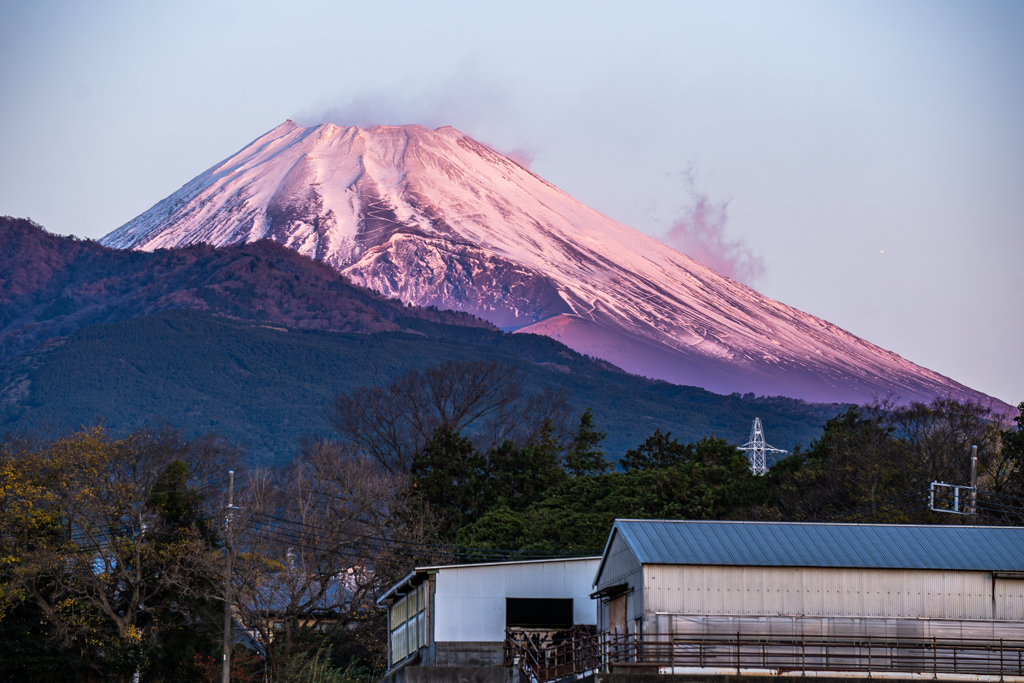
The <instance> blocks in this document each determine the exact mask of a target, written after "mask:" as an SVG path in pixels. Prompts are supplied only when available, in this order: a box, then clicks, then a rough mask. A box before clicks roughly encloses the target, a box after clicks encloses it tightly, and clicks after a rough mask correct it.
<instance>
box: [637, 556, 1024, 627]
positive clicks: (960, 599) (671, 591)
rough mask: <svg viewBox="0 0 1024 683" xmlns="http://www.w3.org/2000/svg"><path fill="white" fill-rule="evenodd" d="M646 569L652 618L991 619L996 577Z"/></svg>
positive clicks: (932, 573)
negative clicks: (677, 615)
mask: <svg viewBox="0 0 1024 683" xmlns="http://www.w3.org/2000/svg"><path fill="white" fill-rule="evenodd" d="M645 569H646V575H647V578H648V581H647V589H646V594H647V595H646V600H645V605H646V612H647V615H648V617H650V616H652V615H653V614H654V613H656V612H674V613H682V614H708V615H712V614H723V615H724V614H735V615H757V614H763V615H768V614H790V615H795V614H802V615H808V616H811V615H813V616H872V617H915V618H917V617H930V618H936V619H991V618H992V593H991V590H992V583H991V582H992V578H991V576H992V575H991V574H989V573H987V572H954V571H945V572H944V571H925V570H913V571H912V570H886V569H808V568H789V567H782V568H779V567H702V566H687V565H682V566H680V565H647V566H646V567H645ZM1018 583H1021V584H1024V581H1020V582H1018ZM1021 601H1022V603H1024V598H1022V599H1021ZM1001 618H1015V617H1001Z"/></svg>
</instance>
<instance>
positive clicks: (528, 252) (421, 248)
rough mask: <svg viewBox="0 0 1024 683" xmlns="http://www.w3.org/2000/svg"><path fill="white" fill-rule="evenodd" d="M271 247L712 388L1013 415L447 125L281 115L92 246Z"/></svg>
mask: <svg viewBox="0 0 1024 683" xmlns="http://www.w3.org/2000/svg"><path fill="white" fill-rule="evenodd" d="M262 239H272V240H274V241H277V242H280V243H281V244H284V245H285V246H287V247H289V248H292V249H294V250H296V251H298V252H299V253H301V254H305V255H308V256H311V257H314V258H316V259H318V260H321V261H324V262H325V263H328V264H330V265H331V266H333V267H334V268H336V269H337V270H338V271H340V272H341V273H343V274H344V275H346V276H347V277H348V278H350V279H351V280H352V282H354V283H357V284H361V285H364V286H366V287H369V288H371V289H374V290H376V291H379V292H381V293H382V294H384V295H386V296H393V297H398V298H400V299H401V300H402V301H403V302H406V303H413V304H416V305H420V306H427V305H433V306H436V307H438V308H442V309H450V310H456V311H465V312H469V313H472V314H474V315H477V316H480V317H481V318H484V319H485V320H488V321H490V322H491V323H493V324H495V325H497V326H499V327H502V328H503V329H507V330H508V329H515V330H519V331H527V332H537V333H540V334H544V335H548V336H551V337H553V338H555V339H557V340H559V341H561V342H563V343H565V344H566V345H567V346H569V347H571V348H573V349H575V350H577V351H579V352H581V353H586V354H589V355H592V356H597V357H600V358H603V359H606V360H608V361H610V362H612V363H614V364H615V365H617V366H619V367H621V368H623V369H625V370H627V371H629V372H632V373H636V374H640V375H645V376H648V377H653V378H659V379H664V380H667V381H670V382H673V383H677V384H684V385H695V386H700V387H704V388H706V389H709V390H711V391H715V392H719V393H731V392H741V393H746V392H755V393H757V394H763V395H784V396H792V397H797V398H801V399H805V400H811V401H825V402H832V401H840V402H865V401H869V400H870V399H871V397H872V396H873V395H876V394H880V395H883V396H885V395H889V394H894V395H896V396H898V397H899V398H900V399H902V400H912V399H923V400H928V399H931V398H933V397H935V396H949V397H954V398H957V399H961V400H962V399H973V400H978V401H981V402H984V403H991V404H993V405H994V406H995V407H996V408H997V409H1001V410H1005V409H1008V408H1009V407H1008V406H1006V405H1005V404H1002V403H1001V402H999V401H998V400H995V399H992V398H990V397H988V396H986V395H984V394H982V393H980V392H977V391H974V390H972V389H970V388H968V387H966V386H964V385H962V384H959V383H958V382H955V381H953V380H951V379H949V378H947V377H944V376H942V375H939V374H938V373H935V372H932V371H931V370H928V369H926V368H922V367H920V366H918V365H915V364H914V363H912V362H910V361H908V360H906V359H904V358H901V357H900V356H898V355H897V354H895V353H892V352H890V351H886V350H885V349H882V348H879V347H877V346H875V345H874V344H871V343H870V342H867V341H865V340H863V339H860V338H858V337H856V336H854V335H852V334H850V333H848V332H846V331H845V330H842V329H840V328H838V327H836V326H835V325H832V324H830V323H828V322H826V321H824V320H821V319H819V318H816V317H814V316H812V315H808V314H806V313H803V312H801V311H798V310H796V309H794V308H792V307H789V306H786V305H785V304H782V303H780V302H777V301H773V300H772V299H769V298H767V297H764V296H762V295H761V294H759V293H758V292H756V291H754V290H753V289H751V288H749V287H746V286H744V285H742V284H740V283H738V282H734V281H732V280H730V279H728V278H726V277H723V276H721V275H719V274H718V273H716V272H715V271H713V270H711V269H710V268H707V267H705V266H703V265H702V264H700V263H698V262H696V261H694V260H693V259H691V258H689V257H688V256H686V255H685V254H682V253H679V252H677V251H675V250H673V249H671V248H670V247H668V246H666V245H664V244H662V243H661V242H659V241H658V240H656V239H654V238H652V237H650V236H648V235H645V234H643V233H641V232H639V231H637V230H634V229H632V228H629V227H627V226H625V225H622V224H620V223H617V222H616V221H613V220H611V219H609V218H607V217H605V216H603V215H601V214H600V213H598V212H596V211H594V210H592V209H590V208H589V207H587V206H585V205H583V204H581V203H580V202H578V201H576V200H575V199H573V198H572V197H570V196H569V195H567V194H565V193H564V192H562V191H560V190H559V189H558V188H556V187H554V186H553V185H551V184H550V183H548V182H546V181H545V180H543V179H542V178H539V177H538V176H536V175H535V174H533V173H531V172H530V171H529V170H527V169H525V168H523V167H522V166H520V165H518V164H517V163H515V162H514V161H512V160H510V159H508V158H506V157H504V156H502V155H500V154H498V153H496V152H494V151H493V150H491V149H489V148H488V147H486V146H484V145H481V144H479V143H477V142H475V141H474V140H472V139H471V138H469V137H468V136H466V135H464V134H462V133H460V132H459V131H457V130H455V129H453V128H450V127H445V128H439V129H437V130H430V129H427V128H424V127H422V126H375V127H372V128H356V127H349V128H342V127H338V126H335V125H333V124H323V125H320V126H315V127H309V128H303V127H300V126H298V125H296V124H294V123H292V122H291V121H288V122H285V123H284V124H282V125H280V126H278V127H277V128H275V129H273V130H272V131H270V132H268V133H267V134H265V135H263V136H262V137H260V138H258V139H257V140H255V141H254V142H252V143H251V144H250V145H248V146H247V147H245V148H244V149H243V150H241V151H240V152H238V153H237V154H236V155H234V156H232V157H231V158H229V159H227V160H225V161H223V162H222V163H220V164H217V165H216V166H214V167H213V168H211V169H210V170H208V171H206V172H205V173H203V174H201V175H199V176H198V177H196V178H195V179H193V180H192V181H190V182H189V183H188V184H186V185H185V186H184V187H182V188H181V189H180V190H178V191H177V192H175V193H174V194H172V195H170V196H169V197H167V198H166V199H164V200H163V201H161V202H160V203H158V204H157V205H156V206H154V207H153V208H151V209H150V210H149V211H147V212H145V213H143V214H142V215H140V216H139V217H137V218H135V219H133V220H131V221H129V222H128V223H126V224H125V225H123V226H121V227H120V228H118V229H117V230H115V231H113V232H112V233H110V234H109V235H107V236H106V237H105V238H103V240H102V242H103V244H105V245H108V246H111V247H117V248H124V249H141V250H154V249H159V248H169V247H183V246H188V245H193V244H196V243H199V242H206V243H209V244H212V245H217V246H221V245H231V244H239V243H246V242H253V241H257V240H262Z"/></svg>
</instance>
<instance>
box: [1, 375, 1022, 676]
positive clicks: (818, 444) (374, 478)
mask: <svg viewBox="0 0 1024 683" xmlns="http://www.w3.org/2000/svg"><path fill="white" fill-rule="evenodd" d="M1022 407H1024V405H1022ZM326 419H327V420H328V421H329V423H330V425H331V428H332V431H331V434H330V435H329V436H327V437H323V438H310V439H306V440H303V441H301V442H299V443H296V444H295V446H294V451H293V453H294V457H293V458H292V459H291V460H290V461H289V462H287V463H283V464H279V465H275V466H263V467H256V466H252V465H249V464H246V459H245V458H244V454H243V453H242V452H241V451H240V450H239V449H237V448H235V447H234V446H233V445H231V444H230V443H229V442H228V441H226V440H224V439H223V438H221V437H218V436H216V435H213V434H208V435H205V436H202V437H196V438H186V437H184V436H182V434H181V433H180V432H178V431H176V430H174V429H172V428H170V427H168V426H162V425H156V426H149V427H144V428H140V429H137V430H134V431H132V432H130V433H129V434H127V435H123V436H121V435H114V434H112V433H111V432H110V431H109V430H105V429H103V428H102V427H94V428H89V429H80V430H78V431H75V432H71V433H67V434H63V435H59V436H55V435H41V434H22V435H20V436H19V435H8V436H7V437H6V438H5V439H4V441H3V444H2V449H0V652H3V657H0V681H15V680H40V679H46V680H51V681H55V682H57V681H63V680H76V681H77V680H83V681H101V680H104V681H106V680H112V681H118V680H120V681H129V680H131V679H132V677H133V676H135V675H138V677H139V680H140V681H204V680H219V673H220V662H221V660H220V652H221V647H222V640H221V638H222V632H223V631H222V629H223V614H224V605H225V596H226V595H227V594H230V596H231V597H230V603H231V605H232V608H233V613H234V616H235V620H236V622H237V624H238V626H237V627H236V629H235V631H234V637H235V646H234V649H233V658H232V662H233V665H232V671H233V678H232V680H264V676H266V678H267V679H268V680H272V681H313V680H322V681H370V680H375V679H376V678H377V677H379V675H380V673H381V671H382V667H383V657H384V653H385V648H386V641H385V637H386V635H385V629H384V623H383V615H382V613H381V611H380V610H378V609H377V608H376V606H375V602H374V600H375V598H376V597H377V596H378V595H380V594H381V592H382V591H383V590H384V589H386V588H387V587H388V586H390V585H391V584H393V583H394V582H395V581H396V580H398V579H399V578H401V577H402V576H405V575H406V574H407V572H408V571H409V570H410V569H411V568H412V567H414V566H417V565H425V564H433V563H446V562H465V561H486V560H500V559H509V558H537V557H544V556H557V555H572V554H577V555H578V554H584V553H586V554H589V553H598V552H600V550H601V547H602V546H603V544H604V542H605V540H606V539H607V535H608V532H609V529H610V527H611V523H612V520H613V519H615V518H616V517H632V518H686V519H731V520H791V521H820V520H830V519H840V520H856V521H886V522H891V523H910V522H913V523H938V524H960V523H966V522H977V523H990V524H999V523H1020V522H1021V521H1022V520H1021V518H1020V516H1019V512H1020V511H1019V509H1017V508H1016V507H1015V505H1019V504H1020V499H1021V497H1024V468H1022V467H1024V421H1022V418H1021V417H1019V416H1018V417H1017V418H1016V421H1015V423H1014V424H1007V423H1004V422H1002V421H1001V420H1002V418H1001V416H998V415H994V414H993V413H991V411H990V410H989V409H987V408H985V407H983V406H979V405H977V404H970V403H966V404H961V403H957V402H954V401H948V400H943V399H939V400H935V401H933V402H932V403H930V404H927V405H925V404H909V405H895V404H893V403H891V402H887V401H876V402H875V403H874V404H872V405H868V406H859V407H849V408H846V409H843V410H841V411H840V412H839V413H838V414H836V415H834V416H833V417H832V418H831V419H829V420H827V422H826V423H825V425H824V429H823V432H822V435H821V437H820V438H819V439H816V440H814V441H813V442H812V443H811V444H810V445H809V446H808V447H807V448H805V449H804V448H801V449H796V450H795V452H794V453H792V454H791V455H789V456H788V457H786V458H784V459H782V460H780V461H779V462H777V463H775V464H774V466H773V467H772V468H771V469H770V471H769V473H768V474H767V475H765V476H763V477H756V476H754V475H753V474H752V473H751V472H750V469H749V466H748V463H747V460H746V458H745V457H744V454H743V453H742V452H741V451H739V450H738V449H737V448H736V447H735V446H733V445H730V444H728V443H726V442H725V441H724V440H722V439H719V438H716V437H714V436H713V435H710V434H708V435H706V436H704V437H702V438H699V439H696V440H692V441H684V440H681V439H678V438H677V437H676V436H674V435H673V434H671V433H668V432H662V431H655V432H654V433H653V434H651V435H650V436H648V437H647V438H645V439H643V440H641V441H639V442H638V443H636V444H635V445H634V447H633V448H630V449H629V450H628V451H627V452H626V453H625V454H624V455H623V456H622V457H621V458H619V459H618V460H617V461H616V462H609V460H608V458H607V457H606V456H607V454H606V453H605V451H604V433H603V426H602V425H601V423H600V421H599V420H597V419H596V418H595V416H594V414H593V413H592V412H591V411H589V410H584V411H582V412H581V411H579V410H577V409H574V408H573V406H572V404H571V402H570V401H569V398H568V394H567V393H566V392H561V391H559V390H558V389H557V388H552V387H547V388H545V387H541V388H534V387H533V386H532V385H531V384H530V383H529V382H528V381H527V374H526V373H525V372H524V371H523V370H522V369H520V368H518V367H516V366H513V365H507V364H502V363H496V362H489V361H470V362H450V363H443V364H441V365H438V366H434V367H430V368H426V369H418V368H414V369H412V370H410V371H408V372H406V373H405V374H403V375H401V376H399V377H398V378H396V379H395V380H393V381H391V382H389V383H386V384H367V385H365V386H362V387H358V388H356V389H353V390H351V391H348V392H345V393H341V394H339V395H337V396H335V397H334V398H333V400H332V401H331V403H330V407H329V408H328V410H327V415H326ZM971 446H977V457H978V477H979V481H978V488H979V490H980V491H981V493H980V494H979V500H978V504H977V506H976V509H975V510H974V512H975V515H974V516H973V517H970V518H968V517H966V516H964V515H953V514H945V513H937V512H933V511H931V510H929V509H928V505H927V498H926V497H925V498H922V494H921V492H922V490H924V489H926V488H927V486H928V485H929V483H930V482H932V481H936V480H939V481H947V482H952V483H967V482H966V478H968V477H969V476H970V457H971V453H972V451H971ZM229 470H233V471H235V472H236V474H235V476H234V479H233V482H234V484H233V488H232V489H231V498H230V504H229V498H228V495H229V493H228V486H229V484H228V471H229ZM1014 501H1016V503H1014ZM225 575H229V576H230V583H229V584H226V583H225V578H224V577H225ZM228 586H230V591H229V590H228Z"/></svg>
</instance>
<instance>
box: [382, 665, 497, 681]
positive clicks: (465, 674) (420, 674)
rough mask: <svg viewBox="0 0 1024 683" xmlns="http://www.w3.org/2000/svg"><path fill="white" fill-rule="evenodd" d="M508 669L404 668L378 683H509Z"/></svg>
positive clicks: (477, 667) (478, 667) (479, 667)
mask: <svg viewBox="0 0 1024 683" xmlns="http://www.w3.org/2000/svg"><path fill="white" fill-rule="evenodd" d="M511 681H512V669H511V668H510V667H487V666H484V667H481V666H476V667H465V666H463V667H456V666H404V667H402V668H401V669H397V670H396V671H392V672H391V673H389V674H388V675H386V676H385V677H384V678H382V679H381V680H380V683H511Z"/></svg>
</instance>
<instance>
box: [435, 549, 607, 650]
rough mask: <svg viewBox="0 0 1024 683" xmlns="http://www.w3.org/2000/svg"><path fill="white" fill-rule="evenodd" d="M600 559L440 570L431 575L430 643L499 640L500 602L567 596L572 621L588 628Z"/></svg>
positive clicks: (593, 611)
mask: <svg viewBox="0 0 1024 683" xmlns="http://www.w3.org/2000/svg"><path fill="white" fill-rule="evenodd" d="M599 562H600V560H598V559H596V558H595V559H588V560H567V561H565V562H538V563H523V564H515V563H510V564H508V565H500V564H493V565H479V566H475V567H474V566H463V567H449V568H441V569H439V570H438V573H437V574H436V576H435V580H436V588H435V593H434V607H435V610H434V615H433V618H434V624H433V626H434V640H435V641H436V642H466V643H481V642H501V641H504V640H505V598H572V599H573V613H574V614H573V619H574V621H575V622H576V623H578V624H593V623H595V620H596V617H597V610H596V608H595V605H594V601H593V600H591V599H590V592H591V581H592V580H593V576H594V573H595V572H596V571H597V566H598V564H599Z"/></svg>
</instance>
